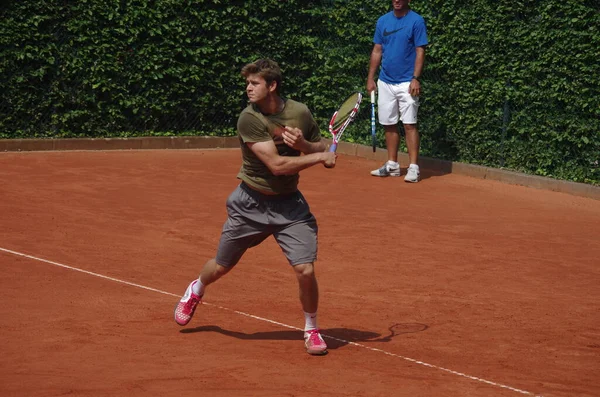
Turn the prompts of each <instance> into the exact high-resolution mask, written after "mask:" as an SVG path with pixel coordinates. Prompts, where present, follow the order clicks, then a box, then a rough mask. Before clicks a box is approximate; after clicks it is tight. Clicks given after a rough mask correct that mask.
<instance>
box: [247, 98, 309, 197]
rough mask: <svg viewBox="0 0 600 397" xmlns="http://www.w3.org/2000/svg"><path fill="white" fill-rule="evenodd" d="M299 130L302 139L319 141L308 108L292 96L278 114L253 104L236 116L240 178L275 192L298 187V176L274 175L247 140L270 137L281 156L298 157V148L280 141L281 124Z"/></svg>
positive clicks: (254, 185) (256, 186) (261, 188)
mask: <svg viewBox="0 0 600 397" xmlns="http://www.w3.org/2000/svg"><path fill="white" fill-rule="evenodd" d="M284 126H289V127H296V128H299V129H300V130H302V133H303V134H304V139H306V140H307V141H309V142H319V141H320V140H321V132H320V131H319V126H318V125H317V123H316V121H315V119H314V118H313V116H312V114H311V112H310V110H309V109H308V107H307V106H306V105H304V104H302V103H300V102H296V101H294V100H291V99H287V100H285V106H284V108H283V110H282V111H281V112H280V113H277V114H270V115H265V114H262V113H261V112H260V110H259V109H258V107H256V106H255V105H252V104H251V105H249V106H248V107H247V108H246V109H244V110H243V111H242V113H241V114H240V117H239V118H238V123H237V130H238V135H239V139H240V146H241V148H242V168H241V170H240V172H239V174H238V175H237V177H238V178H239V179H241V180H242V181H244V182H246V183H247V184H248V185H250V186H251V187H254V188H256V189H259V190H262V191H267V192H272V193H276V194H283V193H292V192H295V191H296V190H297V189H298V179H299V175H298V174H295V175H273V173H272V172H271V171H270V170H269V168H268V167H267V166H266V164H264V163H263V162H262V161H261V160H260V159H259V158H258V157H257V156H256V155H255V154H254V153H253V152H252V150H250V148H249V147H248V145H246V143H256V142H266V141H269V140H273V142H275V146H276V147H277V152H278V153H279V155H280V156H300V152H299V151H298V150H295V149H292V148H291V147H289V146H288V145H286V144H285V143H284V142H283V138H282V137H281V134H282V132H283V127H284Z"/></svg>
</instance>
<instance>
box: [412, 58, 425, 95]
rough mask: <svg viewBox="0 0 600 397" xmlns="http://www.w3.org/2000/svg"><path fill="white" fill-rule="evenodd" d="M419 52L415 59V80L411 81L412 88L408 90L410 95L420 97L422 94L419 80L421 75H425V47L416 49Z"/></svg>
mask: <svg viewBox="0 0 600 397" xmlns="http://www.w3.org/2000/svg"><path fill="white" fill-rule="evenodd" d="M415 51H416V52H417V58H416V59H415V71H414V73H413V79H412V80H411V81H410V86H409V87H408V90H409V92H410V95H412V96H419V95H420V94H421V82H420V81H419V79H420V78H421V73H423V65H424V64H425V47H424V46H422V47H417V48H415Z"/></svg>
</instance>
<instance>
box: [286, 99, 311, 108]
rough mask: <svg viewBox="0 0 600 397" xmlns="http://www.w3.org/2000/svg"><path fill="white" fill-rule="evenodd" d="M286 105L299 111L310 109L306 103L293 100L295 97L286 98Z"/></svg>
mask: <svg viewBox="0 0 600 397" xmlns="http://www.w3.org/2000/svg"><path fill="white" fill-rule="evenodd" d="M285 107H286V108H287V109H290V110H297V111H305V110H308V106H306V105H305V104H304V103H302V102H298V101H296V100H293V99H286V100H285Z"/></svg>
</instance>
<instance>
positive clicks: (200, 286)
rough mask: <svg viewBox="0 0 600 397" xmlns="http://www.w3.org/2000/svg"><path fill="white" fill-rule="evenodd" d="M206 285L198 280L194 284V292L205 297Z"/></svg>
mask: <svg viewBox="0 0 600 397" xmlns="http://www.w3.org/2000/svg"><path fill="white" fill-rule="evenodd" d="M204 288H205V286H204V284H202V281H200V279H199V278H198V280H196V282H195V283H194V284H192V292H193V293H194V294H196V295H198V296H204Z"/></svg>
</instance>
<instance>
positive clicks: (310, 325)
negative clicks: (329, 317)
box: [304, 312, 317, 331]
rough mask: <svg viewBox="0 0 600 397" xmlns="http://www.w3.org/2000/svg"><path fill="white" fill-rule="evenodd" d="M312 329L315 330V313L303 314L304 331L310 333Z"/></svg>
mask: <svg viewBox="0 0 600 397" xmlns="http://www.w3.org/2000/svg"><path fill="white" fill-rule="evenodd" d="M312 329H317V312H314V313H307V312H304V331H310V330H312Z"/></svg>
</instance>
